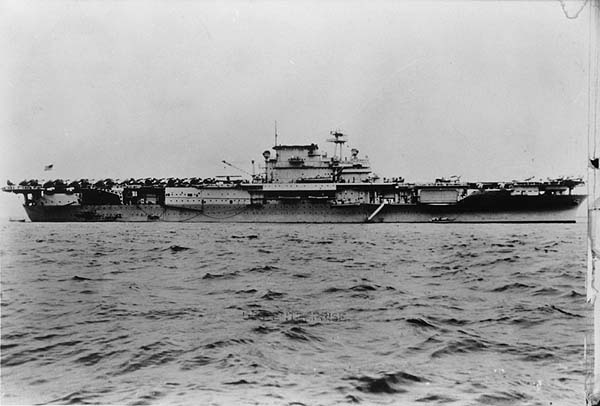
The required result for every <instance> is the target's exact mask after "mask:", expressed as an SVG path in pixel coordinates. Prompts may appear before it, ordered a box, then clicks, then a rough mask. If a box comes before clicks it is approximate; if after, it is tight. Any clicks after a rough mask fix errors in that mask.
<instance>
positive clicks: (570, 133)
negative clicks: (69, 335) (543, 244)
mask: <svg viewBox="0 0 600 406" xmlns="http://www.w3.org/2000/svg"><path fill="white" fill-rule="evenodd" d="M582 4H583V3H582V2H580V1H569V2H567V4H566V6H565V7H566V11H567V13H569V14H570V15H574V14H575V13H576V12H577V11H578V8H579V7H580V6H581V5H582ZM589 23H590V14H589V6H588V7H586V9H585V10H584V11H583V12H582V13H581V14H580V15H579V18H576V19H568V18H566V17H565V12H564V10H563V9H562V8H561V4H560V3H559V2H554V1H531V2H526V1H503V2H498V1H493V2H492V1H435V2H423V1H413V2H408V1H405V2H392V1H389V2H377V1H353V2H352V1H351V2H347V1H344V2H342V1H338V2H334V1H325V2H323V1H317V2H310V1H294V2H292V1H264V2H263V1H253V2H233V1H223V2H207V1H206V2H202V1H200V2H191V1H169V2H167V1H164V2H146V1H144V2H142V1H114V2H96V1H51V2H42V1H35V2H24V1H15V2H2V3H0V29H1V32H0V52H1V54H0V60H1V61H2V63H0V74H1V75H2V79H3V80H1V81H0V111H2V114H0V142H1V145H0V147H1V151H2V159H1V161H0V180H1V182H2V183H3V184H4V182H5V181H6V179H11V180H13V181H20V180H22V179H23V178H38V179H41V178H57V177H61V178H70V179H76V178H77V179H78V178H83V177H85V178H107V177H111V178H126V177H169V176H178V177H191V176H198V177H211V176H214V175H221V174H231V173H233V172H232V171H231V170H229V169H224V168H223V165H222V164H220V162H221V160H223V159H225V160H228V161H230V162H232V163H234V164H236V165H238V166H241V167H243V168H244V169H247V170H251V164H250V160H251V159H255V160H256V161H257V162H259V161H260V160H261V153H262V151H263V150H265V149H267V148H269V147H272V146H273V143H274V137H273V133H274V128H273V127H274V121H275V120H277V122H278V128H279V135H280V136H279V141H280V143H290V144H299V143H311V142H316V143H318V144H319V146H320V148H321V149H322V150H325V151H327V152H329V153H331V152H332V151H333V148H332V147H333V146H332V145H331V144H328V143H326V142H325V139H326V138H327V136H328V133H329V131H330V130H332V129H339V130H341V131H343V132H345V133H347V134H348V135H349V147H356V148H358V149H359V150H360V151H361V154H367V155H368V156H369V157H370V159H371V163H372V166H373V169H374V170H375V172H376V173H378V174H380V175H381V176H387V177H392V176H404V177H405V178H406V179H407V180H411V181H421V180H431V179H433V178H435V177H439V176H450V175H462V177H463V179H464V180H510V179H523V178H526V177H529V176H533V175H535V176H541V177H544V178H545V177H555V176H559V175H584V174H585V170H586V158H587V141H586V134H587V127H586V126H587V94H588V93H587V90H588V88H587V84H588V80H587V69H588V36H589V32H588V29H589ZM50 163H53V164H54V167H55V169H54V171H53V172H43V166H44V165H46V164H50ZM13 198H16V197H14V196H13Z"/></svg>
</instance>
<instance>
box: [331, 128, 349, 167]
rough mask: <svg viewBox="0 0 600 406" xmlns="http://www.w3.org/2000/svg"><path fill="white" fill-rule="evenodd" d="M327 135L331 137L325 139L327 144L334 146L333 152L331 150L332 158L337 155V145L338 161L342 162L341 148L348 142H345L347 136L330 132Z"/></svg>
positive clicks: (337, 132)
mask: <svg viewBox="0 0 600 406" xmlns="http://www.w3.org/2000/svg"><path fill="white" fill-rule="evenodd" d="M329 134H331V135H333V138H329V139H327V141H328V142H333V143H334V144H335V146H334V150H333V156H334V157H335V156H336V155H337V150H338V145H339V149H340V155H339V160H340V161H341V160H342V146H343V145H344V144H345V143H346V142H347V141H348V140H347V138H348V137H347V135H346V134H343V133H341V132H339V131H330V132H329Z"/></svg>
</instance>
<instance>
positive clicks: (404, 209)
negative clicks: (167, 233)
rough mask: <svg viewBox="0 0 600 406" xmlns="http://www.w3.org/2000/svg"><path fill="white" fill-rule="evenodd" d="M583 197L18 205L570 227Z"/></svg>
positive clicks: (209, 216)
mask: <svg viewBox="0 0 600 406" xmlns="http://www.w3.org/2000/svg"><path fill="white" fill-rule="evenodd" d="M584 199H585V196H583V195H568V196H553V197H548V198H542V197H539V196H538V197H531V196H513V197H507V198H506V199H500V200H499V199H497V197H496V198H494V199H487V200H486V199H485V198H482V199H479V200H474V199H468V201H465V202H464V203H462V204H461V202H459V203H458V204H453V205H427V204H397V203H388V204H383V205H381V204H348V205H342V204H332V203H331V202H328V201H310V200H298V201H273V202H265V203H263V204H251V205H241V204H213V205H187V206H166V205H158V204H147V205H87V206H86V205H83V206H75V205H71V206H24V207H25V210H26V212H27V215H28V216H29V219H30V220H31V221H33V222H157V221H163V222H199V223H213V222H218V223H223V222H230V223H365V222H372V223H573V222H575V216H576V212H577V209H578V206H579V205H580V204H581V203H582V202H583V200H584Z"/></svg>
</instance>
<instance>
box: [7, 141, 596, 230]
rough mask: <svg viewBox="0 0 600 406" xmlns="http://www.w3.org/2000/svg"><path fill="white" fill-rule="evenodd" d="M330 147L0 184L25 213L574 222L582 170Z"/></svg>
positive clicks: (49, 217) (284, 148) (55, 217)
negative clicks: (424, 170)
mask: <svg viewBox="0 0 600 406" xmlns="http://www.w3.org/2000/svg"><path fill="white" fill-rule="evenodd" d="M331 135H332V137H331V138H330V139H329V141H331V142H333V143H334V145H335V152H334V154H333V156H331V157H328V156H327V154H326V153H322V152H321V151H320V150H319V147H318V145H316V144H305V145H275V146H274V147H273V151H274V153H273V152H271V151H269V150H267V151H265V152H264V153H263V158H264V167H263V169H261V173H259V174H255V175H254V176H253V177H252V179H251V180H242V179H238V178H236V177H230V176H227V177H217V178H208V179H201V178H187V179H175V178H165V179H137V180H135V179H129V180H127V181H123V182H117V181H113V180H111V179H106V180H103V181H97V182H90V181H88V180H86V179H82V180H79V181H74V182H68V181H62V180H56V181H49V182H45V183H44V184H41V185H40V184H39V183H38V182H37V181H35V180H29V181H23V182H21V183H20V184H19V185H14V184H12V183H11V182H8V185H7V186H6V187H3V188H2V190H3V191H5V192H11V193H17V194H21V195H23V196H24V208H25V211H26V213H27V215H28V217H29V219H30V220H31V221H34V222H38V221H40V222H41V221H47V222H48V221H49V222H59V221H67V222H69V221H72V222H75V221H77V222H79V221H121V222H148V221H169V222H273V223H382V222H385V223H415V222H417V223H418V222H435V223H446V222H475V223H488V222H500V223H502V222H574V221H575V214H576V212H577V208H578V207H579V205H580V204H581V203H582V202H583V201H584V199H585V194H582V193H576V192H575V189H576V188H577V187H578V186H580V185H582V184H583V181H582V180H581V179H569V178H561V179H554V180H547V181H531V180H529V181H507V182H461V181H460V179H459V178H450V179H444V178H440V179H436V180H435V181H433V182H431V183H407V182H405V181H404V179H403V178H400V177H398V178H392V179H383V180H382V179H380V178H378V177H377V176H376V175H374V174H373V172H372V171H371V165H370V163H369V160H368V158H366V157H360V156H359V151H358V150H356V149H352V150H351V153H350V156H346V157H343V156H342V151H343V148H342V146H343V145H344V143H345V142H346V136H345V135H344V134H342V133H340V132H337V131H333V132H331Z"/></svg>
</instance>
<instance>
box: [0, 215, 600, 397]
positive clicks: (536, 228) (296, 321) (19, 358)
mask: <svg viewBox="0 0 600 406" xmlns="http://www.w3.org/2000/svg"><path fill="white" fill-rule="evenodd" d="M0 227H1V228H0V230H1V238H2V242H1V266H2V268H1V295H2V300H1V335H2V336H1V392H2V397H1V399H0V400H1V402H2V404H13V403H55V404H83V403H103V404H107V403H108V404H181V405H184V404H216V405H219V404H274V405H301V404H305V405H318V404H321V405H344V404H365V405H371V404H382V405H387V404H389V405H392V404H393V405H398V404H400V405H404V404H406V405H425V404H427V405H429V404H451V405H479V404H486V405H488V404H492V405H493V404H496V405H513V404H516V405H550V404H553V405H571V404H572V405H581V404H583V403H584V396H585V395H584V381H585V365H584V359H583V345H584V335H585V333H586V331H587V330H588V329H589V328H590V323H591V317H590V316H589V315H588V308H587V306H586V304H585V292H584V275H585V266H586V248H585V232H586V225H585V224H581V223H578V224H567V225H565V224H555V225H551V224H541V225H532V224H525V225H515V224H491V225H483V224H478V225H477V224H476V225H469V224H417V225H411V224H370V225H361V224H355V225H294V224H285V225H281V224H280V225H278V224H261V225H243V224H170V223H149V224H118V223H113V224H111V223H99V224H39V223H37V224H34V223H10V224H3V225H1V226H0Z"/></svg>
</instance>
